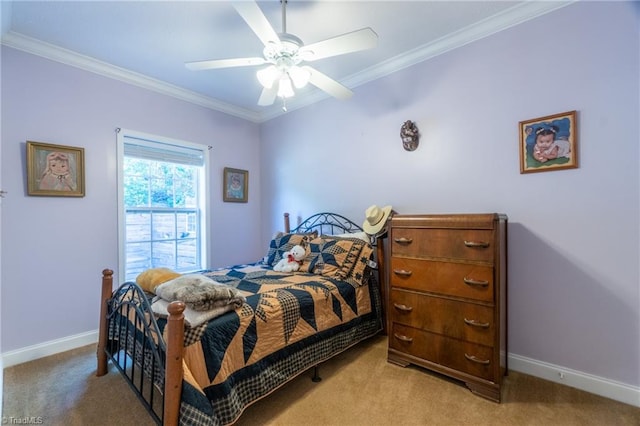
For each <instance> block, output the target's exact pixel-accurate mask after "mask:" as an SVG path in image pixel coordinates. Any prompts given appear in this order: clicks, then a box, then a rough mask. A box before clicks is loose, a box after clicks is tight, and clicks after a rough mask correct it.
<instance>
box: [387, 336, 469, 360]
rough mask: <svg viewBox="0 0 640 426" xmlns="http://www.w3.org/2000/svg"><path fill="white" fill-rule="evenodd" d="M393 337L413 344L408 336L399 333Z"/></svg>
mask: <svg viewBox="0 0 640 426" xmlns="http://www.w3.org/2000/svg"><path fill="white" fill-rule="evenodd" d="M393 336H394V337H395V338H396V339H398V340H402V341H403V342H407V343H411V342H413V337H407V336H404V335H402V334H398V333H393ZM465 355H466V354H465Z"/></svg>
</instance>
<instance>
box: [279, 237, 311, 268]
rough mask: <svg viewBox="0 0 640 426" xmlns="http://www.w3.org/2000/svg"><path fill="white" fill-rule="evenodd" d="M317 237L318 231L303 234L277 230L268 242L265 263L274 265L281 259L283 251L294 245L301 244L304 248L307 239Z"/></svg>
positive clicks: (307, 241)
mask: <svg viewBox="0 0 640 426" xmlns="http://www.w3.org/2000/svg"><path fill="white" fill-rule="evenodd" d="M317 237H318V232H316V231H314V232H309V233H305V234H299V233H284V232H278V233H277V234H276V235H275V236H274V237H273V239H272V240H271V243H269V252H268V253H267V265H269V266H275V264H276V263H278V262H279V261H280V259H282V255H283V253H284V252H286V251H289V250H291V249H292V248H293V246H295V245H301V246H302V247H305V249H306V247H307V244H308V243H309V241H311V240H313V239H314V238H317ZM307 251H308V250H307Z"/></svg>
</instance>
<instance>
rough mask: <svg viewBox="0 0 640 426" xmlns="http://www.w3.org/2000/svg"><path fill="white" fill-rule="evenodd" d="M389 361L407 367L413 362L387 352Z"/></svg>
mask: <svg viewBox="0 0 640 426" xmlns="http://www.w3.org/2000/svg"><path fill="white" fill-rule="evenodd" d="M387 361H388V362H390V363H391V364H395V365H399V366H400V367H406V366H408V365H409V364H411V363H410V362H409V361H407V360H406V359H404V358H401V357H398V356H395V355H392V354H387Z"/></svg>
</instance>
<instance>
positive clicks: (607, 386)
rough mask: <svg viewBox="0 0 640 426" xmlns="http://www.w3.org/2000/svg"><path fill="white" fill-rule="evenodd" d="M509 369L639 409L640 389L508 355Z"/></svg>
mask: <svg viewBox="0 0 640 426" xmlns="http://www.w3.org/2000/svg"><path fill="white" fill-rule="evenodd" d="M509 369H510V370H514V371H518V372H520V373H525V374H529V375H531V376H535V377H539V378H541V379H544V380H548V381H550V382H555V383H560V384H562V385H566V386H570V387H572V388H576V389H580V390H583V391H585V392H589V393H593V394H596V395H600V396H603V397H605V398H609V399H613V400H615V401H620V402H624V403H625V404H629V405H633V406H635V407H640V387H636V386H631V385H628V384H625V383H620V382H616V381H614V380H610V379H605V378H603V377H598V376H594V375H592V374H588V373H583V372H582V371H576V370H572V369H570V368H566V367H561V366H559V365H554V364H549V363H546V362H542V361H538V360H535V359H531V358H527V357H524V356H520V355H515V354H509Z"/></svg>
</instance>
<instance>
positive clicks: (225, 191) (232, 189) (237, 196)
mask: <svg viewBox="0 0 640 426" xmlns="http://www.w3.org/2000/svg"><path fill="white" fill-rule="evenodd" d="M223 176H224V178H223V187H222V200H223V201H225V202H231V203H246V202H247V201H248V199H249V171H247V170H242V169H232V168H231V167H225V168H224V175H223Z"/></svg>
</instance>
